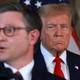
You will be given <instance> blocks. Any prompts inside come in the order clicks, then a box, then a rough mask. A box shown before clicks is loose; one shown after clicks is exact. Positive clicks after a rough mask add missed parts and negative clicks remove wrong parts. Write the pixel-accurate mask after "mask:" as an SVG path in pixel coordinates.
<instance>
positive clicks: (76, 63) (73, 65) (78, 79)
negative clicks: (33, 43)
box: [34, 48, 80, 80]
mask: <svg viewBox="0 0 80 80" xmlns="http://www.w3.org/2000/svg"><path fill="white" fill-rule="evenodd" d="M34 59H35V65H36V66H37V69H38V70H39V71H41V72H40V74H41V75H42V76H45V78H46V79H44V80H63V79H60V78H59V79H57V77H56V76H55V75H52V74H50V73H49V72H48V71H47V67H46V64H45V61H44V58H43V56H42V54H41V51H40V48H38V49H37V50H36V53H35V55H34ZM67 63H68V67H69V74H70V80H80V56H79V55H76V54H74V53H72V52H69V51H67ZM52 77H53V79H52ZM48 78H50V79H48Z"/></svg>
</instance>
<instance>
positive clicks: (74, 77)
mask: <svg viewBox="0 0 80 80" xmlns="http://www.w3.org/2000/svg"><path fill="white" fill-rule="evenodd" d="M75 57H76V55H75V54H74V53H71V52H69V51H67V62H68V67H69V74H70V80H80V70H79V69H78V68H79V67H80V64H79V63H80V62H79V63H77V61H76V58H78V57H76V58H75Z"/></svg>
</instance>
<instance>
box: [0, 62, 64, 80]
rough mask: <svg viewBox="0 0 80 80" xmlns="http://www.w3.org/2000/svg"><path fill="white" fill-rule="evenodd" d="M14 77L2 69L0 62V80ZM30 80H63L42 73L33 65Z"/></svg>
mask: <svg viewBox="0 0 80 80" xmlns="http://www.w3.org/2000/svg"><path fill="white" fill-rule="evenodd" d="M13 76H14V75H13V74H12V71H11V70H8V69H7V68H5V67H4V64H3V63H2V62H0V80H11V79H12V78H14V77H13ZM19 80H22V79H19ZM31 80H64V79H62V78H60V77H57V76H55V75H54V76H52V74H49V73H48V72H46V71H42V70H39V69H38V66H36V65H34V68H33V70H32V79H31Z"/></svg>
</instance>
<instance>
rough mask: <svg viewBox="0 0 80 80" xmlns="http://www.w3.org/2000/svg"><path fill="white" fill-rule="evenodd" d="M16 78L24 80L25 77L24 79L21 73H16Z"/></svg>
mask: <svg viewBox="0 0 80 80" xmlns="http://www.w3.org/2000/svg"><path fill="white" fill-rule="evenodd" d="M15 78H16V80H23V77H22V75H21V73H20V72H19V71H17V72H16V73H15Z"/></svg>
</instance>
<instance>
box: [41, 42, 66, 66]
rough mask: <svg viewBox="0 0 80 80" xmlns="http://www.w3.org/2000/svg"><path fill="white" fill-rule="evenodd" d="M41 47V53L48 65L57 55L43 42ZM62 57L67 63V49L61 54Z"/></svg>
mask: <svg viewBox="0 0 80 80" xmlns="http://www.w3.org/2000/svg"><path fill="white" fill-rule="evenodd" d="M40 49H41V53H42V55H43V57H44V60H45V63H46V65H47V67H48V66H49V65H50V64H51V63H52V62H53V60H54V59H55V57H54V56H53V55H52V54H51V53H50V52H49V51H48V50H47V49H45V48H44V46H43V45H42V43H41V44H40ZM60 58H61V59H62V60H63V62H64V63H65V64H67V62H66V50H65V51H64V52H63V54H62V55H61V56H60Z"/></svg>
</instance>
